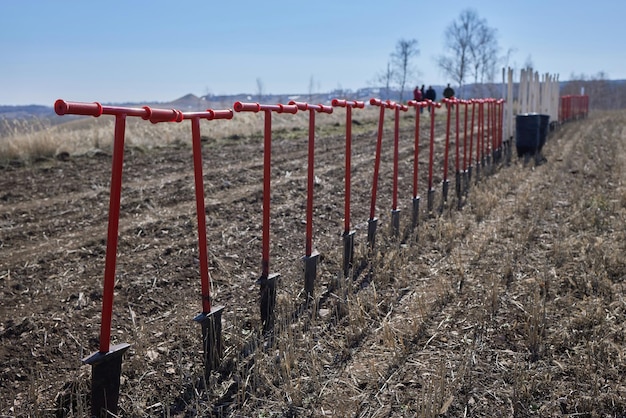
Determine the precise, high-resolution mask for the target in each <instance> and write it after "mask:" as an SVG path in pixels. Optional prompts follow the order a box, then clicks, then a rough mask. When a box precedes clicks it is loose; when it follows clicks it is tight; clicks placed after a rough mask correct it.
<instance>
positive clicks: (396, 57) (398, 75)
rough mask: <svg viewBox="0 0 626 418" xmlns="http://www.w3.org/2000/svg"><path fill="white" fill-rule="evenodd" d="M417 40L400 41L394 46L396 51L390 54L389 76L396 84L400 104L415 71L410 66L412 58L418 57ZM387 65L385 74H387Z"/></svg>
mask: <svg viewBox="0 0 626 418" xmlns="http://www.w3.org/2000/svg"><path fill="white" fill-rule="evenodd" d="M419 52H420V51H419V48H418V47H417V39H400V40H399V41H398V43H397V44H396V50H395V51H394V52H393V53H392V54H391V65H392V67H391V68H392V70H391V71H392V73H391V75H392V76H393V78H394V79H395V81H396V82H397V83H398V87H399V90H400V102H402V101H403V97H404V89H405V88H406V84H407V82H408V81H410V79H411V78H412V77H413V75H414V73H415V70H414V68H413V66H412V64H411V61H412V60H413V58H414V57H416V56H417V55H419ZM389 71H390V70H389V64H388V65H387V73H388V74H389Z"/></svg>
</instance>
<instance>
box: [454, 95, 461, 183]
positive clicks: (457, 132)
mask: <svg viewBox="0 0 626 418" xmlns="http://www.w3.org/2000/svg"><path fill="white" fill-rule="evenodd" d="M455 104H456V106H455V108H456V121H455V122H456V123H455V125H456V136H455V138H456V139H455V141H454V142H455V144H454V148H455V158H454V168H455V169H456V172H457V173H458V172H459V171H460V170H461V163H460V161H459V155H460V153H459V151H460V148H459V147H460V144H459V131H460V129H459V108H460V107H461V104H460V103H459V101H458V100H456V101H455Z"/></svg>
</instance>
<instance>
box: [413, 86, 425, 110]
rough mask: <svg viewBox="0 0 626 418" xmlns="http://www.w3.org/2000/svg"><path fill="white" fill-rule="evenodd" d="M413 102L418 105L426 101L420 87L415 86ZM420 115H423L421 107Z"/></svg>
mask: <svg viewBox="0 0 626 418" xmlns="http://www.w3.org/2000/svg"><path fill="white" fill-rule="evenodd" d="M413 100H415V101H416V102H418V103H419V102H421V101H422V100H424V96H423V95H422V91H421V90H420V88H419V86H415V90H413ZM420 113H422V108H421V107H420Z"/></svg>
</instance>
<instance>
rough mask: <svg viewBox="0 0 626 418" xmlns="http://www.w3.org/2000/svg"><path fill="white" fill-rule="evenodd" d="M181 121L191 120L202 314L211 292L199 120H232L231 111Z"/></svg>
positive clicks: (195, 114)
mask: <svg viewBox="0 0 626 418" xmlns="http://www.w3.org/2000/svg"><path fill="white" fill-rule="evenodd" d="M182 116H183V119H189V120H191V138H192V152H193V168H194V185H195V192H196V216H197V219H198V255H199V259H200V283H201V286H202V313H203V314H205V315H206V314H208V313H210V312H211V290H210V281H211V276H210V273H209V261H208V260H209V256H208V243H207V237H206V215H205V206H204V181H203V173H202V142H201V141H202V140H201V135H200V119H207V120H213V119H232V117H233V111H232V110H230V109H229V110H218V111H214V110H211V109H208V110H207V111H206V112H189V113H183V114H182Z"/></svg>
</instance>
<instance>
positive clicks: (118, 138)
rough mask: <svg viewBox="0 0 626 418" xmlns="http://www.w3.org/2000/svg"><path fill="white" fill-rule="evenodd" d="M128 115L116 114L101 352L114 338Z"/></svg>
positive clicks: (105, 351)
mask: <svg viewBox="0 0 626 418" xmlns="http://www.w3.org/2000/svg"><path fill="white" fill-rule="evenodd" d="M125 131H126V115H125V114H118V115H116V116H115V139H114V142H113V165H112V170H111V196H110V198H109V227H108V232H107V249H106V261H105V267H104V288H103V291H102V323H101V325H100V352H101V353H108V352H109V348H110V341H111V316H112V314H113V289H114V287H115V263H116V259H117V240H118V228H119V220H120V196H121V193H122V169H123V166H124V134H125Z"/></svg>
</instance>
